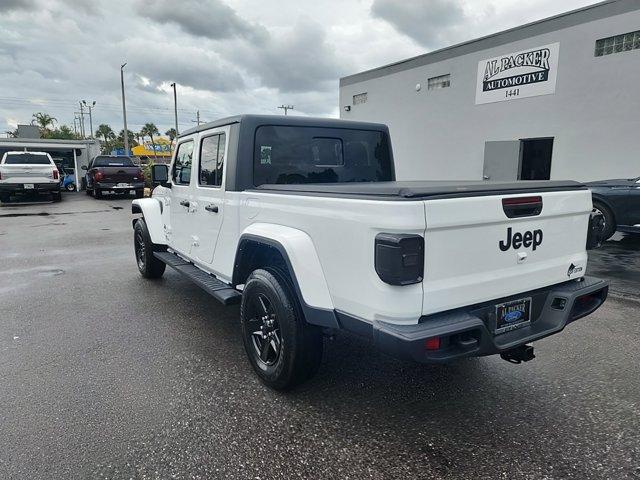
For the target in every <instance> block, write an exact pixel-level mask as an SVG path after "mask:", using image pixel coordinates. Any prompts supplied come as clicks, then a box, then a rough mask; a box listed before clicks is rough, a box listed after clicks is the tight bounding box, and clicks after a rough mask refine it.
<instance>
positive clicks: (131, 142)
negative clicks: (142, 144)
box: [118, 128, 138, 147]
mask: <svg viewBox="0 0 640 480" xmlns="http://www.w3.org/2000/svg"><path fill="white" fill-rule="evenodd" d="M127 131H128V132H129V135H128V136H129V145H130V146H133V147H135V146H137V145H138V142H136V141H135V140H134V138H137V137H138V135H137V134H135V133H133V132H132V131H131V130H129V129H127ZM118 142H120V143H122V144H123V145H124V128H123V129H122V130H120V133H118Z"/></svg>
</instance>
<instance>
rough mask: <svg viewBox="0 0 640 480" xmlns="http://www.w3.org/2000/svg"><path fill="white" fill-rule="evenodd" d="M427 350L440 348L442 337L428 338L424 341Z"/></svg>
mask: <svg viewBox="0 0 640 480" xmlns="http://www.w3.org/2000/svg"><path fill="white" fill-rule="evenodd" d="M424 348H425V350H440V337H431V338H427V339H426V340H425V341H424Z"/></svg>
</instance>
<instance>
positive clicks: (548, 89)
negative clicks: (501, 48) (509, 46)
mask: <svg viewBox="0 0 640 480" xmlns="http://www.w3.org/2000/svg"><path fill="white" fill-rule="evenodd" d="M559 50H560V44H559V43H552V44H551V45H544V46H542V47H536V48H530V49H528V50H523V51H521V52H515V53H508V54H506V55H501V56H499V57H495V58H490V59H488V60H481V61H480V62H478V78H477V80H476V105H478V104H482V103H492V102H504V101H507V100H514V99H516V98H525V97H535V96H538V95H549V94H551V93H555V91H556V76H557V74H558V52H559Z"/></svg>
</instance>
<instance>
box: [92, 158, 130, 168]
mask: <svg viewBox="0 0 640 480" xmlns="http://www.w3.org/2000/svg"><path fill="white" fill-rule="evenodd" d="M93 166H94V167H135V165H134V164H133V160H131V159H130V158H129V157H96V158H95V160H94V161H93Z"/></svg>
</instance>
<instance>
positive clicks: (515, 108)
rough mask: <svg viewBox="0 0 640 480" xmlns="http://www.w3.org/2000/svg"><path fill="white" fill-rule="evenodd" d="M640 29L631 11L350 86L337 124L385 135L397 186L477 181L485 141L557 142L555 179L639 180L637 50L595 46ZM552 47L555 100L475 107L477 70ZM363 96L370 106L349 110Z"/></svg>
mask: <svg viewBox="0 0 640 480" xmlns="http://www.w3.org/2000/svg"><path fill="white" fill-rule="evenodd" d="M639 29H640V11H638V10H636V11H634V12H631V13H626V14H623V15H617V16H614V17H609V18H606V19H602V20H596V21H593V22H589V23H584V24H581V25H577V26H574V27H570V28H566V29H563V30H558V31H555V32H552V33H546V34H542V35H538V36H535V37H530V38H527V39H525V40H520V41H517V42H513V43H510V44H508V45H503V46H500V47H496V48H490V49H487V50H483V51H480V52H475V53H472V54H468V55H464V56H460V57H455V58H451V59H448V60H444V61H442V62H439V63H433V64H429V65H425V66H421V67H416V68H414V69H411V70H405V71H402V72H398V73H394V74H391V75H387V76H384V77H380V78H376V79H371V80H367V81H363V82H361V83H358V84H352V85H346V86H343V87H341V88H340V112H341V118H344V119H352V120H365V121H375V122H382V123H386V124H387V125H389V128H390V131H391V139H392V143H393V148H394V155H395V159H396V164H397V176H398V179H399V180H416V179H417V180H421V179H474V180H479V179H481V178H482V168H483V163H484V144H485V141H490V140H518V139H522V138H532V137H554V144H553V157H552V164H551V178H552V179H576V180H580V181H589V180H597V179H605V178H618V177H635V176H639V175H640V50H632V51H628V52H623V53H617V54H612V55H607V56H603V57H595V56H594V47H595V41H596V40H597V39H599V38H604V37H609V36H614V35H618V34H622V33H627V32H632V31H635V30H639ZM555 42H559V43H560V55H559V65H558V77H557V83H556V92H555V94H551V95H544V96H538V97H531V98H521V99H516V100H510V101H505V102H498V103H490V104H484V105H476V104H475V85H476V74H477V68H478V62H479V61H480V60H484V59H487V58H491V57H495V56H498V55H501V54H505V53H510V52H516V51H520V50H525V49H528V48H533V47H538V46H542V45H546V44H550V43H555ZM447 73H449V74H451V87H450V88H444V89H439V90H431V91H430V90H427V78H429V77H434V76H437V75H443V74H447ZM417 83H420V84H421V85H422V89H421V91H419V92H416V90H415V85H416V84H417ZM362 92H367V93H368V100H367V102H366V103H364V104H359V105H352V96H353V95H354V94H357V93H362ZM345 105H351V111H349V112H345V111H344V109H343V107H344V106H345Z"/></svg>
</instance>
